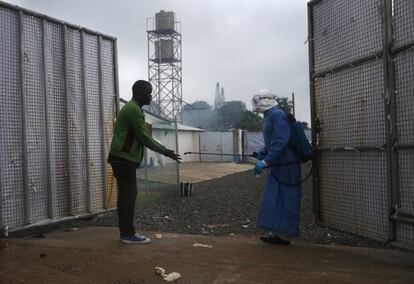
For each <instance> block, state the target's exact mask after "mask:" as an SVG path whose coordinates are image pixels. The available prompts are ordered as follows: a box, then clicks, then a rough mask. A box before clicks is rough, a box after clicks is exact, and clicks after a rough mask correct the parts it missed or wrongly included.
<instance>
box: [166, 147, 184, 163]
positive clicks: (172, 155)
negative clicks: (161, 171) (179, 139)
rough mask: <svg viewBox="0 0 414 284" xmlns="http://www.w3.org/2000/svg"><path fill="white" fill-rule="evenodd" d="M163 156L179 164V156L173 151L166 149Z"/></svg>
mask: <svg viewBox="0 0 414 284" xmlns="http://www.w3.org/2000/svg"><path fill="white" fill-rule="evenodd" d="M164 155H165V156H167V157H168V158H170V159H173V160H174V161H176V162H177V163H181V156H180V155H178V154H176V153H175V152H174V150H170V149H168V150H167V151H165V153H164Z"/></svg>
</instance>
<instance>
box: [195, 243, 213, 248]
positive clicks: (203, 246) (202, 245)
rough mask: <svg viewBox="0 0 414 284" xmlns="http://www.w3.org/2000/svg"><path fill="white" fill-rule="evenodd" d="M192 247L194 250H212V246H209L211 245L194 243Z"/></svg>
mask: <svg viewBox="0 0 414 284" xmlns="http://www.w3.org/2000/svg"><path fill="white" fill-rule="evenodd" d="M193 247H195V248H213V246H211V245H206V244H200V243H194V244H193Z"/></svg>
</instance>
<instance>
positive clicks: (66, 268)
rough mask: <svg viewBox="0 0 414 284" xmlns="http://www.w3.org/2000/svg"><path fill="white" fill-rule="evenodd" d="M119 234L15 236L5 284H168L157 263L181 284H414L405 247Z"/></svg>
mask: <svg viewBox="0 0 414 284" xmlns="http://www.w3.org/2000/svg"><path fill="white" fill-rule="evenodd" d="M117 236H118V230H117V228H111V227H92V228H82V229H79V230H75V231H68V232H57V233H52V234H49V235H47V236H46V237H45V238H42V239H9V240H7V243H4V242H3V244H2V247H1V248H0V283H165V281H164V280H163V279H162V278H160V277H159V276H157V275H156V274H155V273H154V271H155V267H156V266H161V267H163V268H165V269H166V271H167V273H170V272H179V273H180V274H182V278H181V279H179V280H178V282H177V283H297V284H300V283H361V284H362V283H364V284H366V283H375V284H378V283H414V255H412V254H409V253H404V252H399V251H391V250H377V249H367V248H351V247H339V246H317V245H306V244H303V243H294V244H293V245H291V246H276V245H269V244H265V243H262V242H260V241H258V236H247V235H240V236H229V237H208V236H196V235H179V234H163V238H162V239H154V238H153V242H152V243H151V244H149V245H123V244H121V243H120V242H119V241H118V240H117ZM148 236H150V237H154V233H151V232H149V233H148ZM194 243H202V244H208V245H212V246H213V247H212V248H200V247H198V248H196V247H193V246H192V245H193V244H194Z"/></svg>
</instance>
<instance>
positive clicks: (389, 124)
mask: <svg viewBox="0 0 414 284" xmlns="http://www.w3.org/2000/svg"><path fill="white" fill-rule="evenodd" d="M383 1H384V2H383V63H384V91H385V96H384V100H385V131H386V155H387V159H386V160H387V208H388V214H387V216H389V217H391V216H392V215H393V213H394V212H395V211H396V210H397V209H398V204H399V202H398V200H399V197H398V195H399V182H398V180H399V177H398V153H397V151H396V148H395V147H394V145H395V143H396V142H397V123H396V121H397V115H396V98H395V76H394V64H393V58H392V56H391V46H392V43H393V40H392V0H383ZM388 224H389V230H388V241H394V240H395V223H394V222H392V220H391V218H389V219H388Z"/></svg>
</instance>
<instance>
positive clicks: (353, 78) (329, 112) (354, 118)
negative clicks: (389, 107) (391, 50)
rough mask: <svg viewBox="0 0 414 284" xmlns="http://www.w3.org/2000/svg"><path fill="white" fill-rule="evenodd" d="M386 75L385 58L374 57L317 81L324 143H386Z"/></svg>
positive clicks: (317, 96)
mask: <svg viewBox="0 0 414 284" xmlns="http://www.w3.org/2000/svg"><path fill="white" fill-rule="evenodd" d="M383 76H384V74H383V68H382V61H381V60H371V61H369V62H367V63H365V64H362V65H358V66H355V67H352V68H346V69H343V70H341V71H339V72H336V73H334V74H328V75H326V76H325V77H323V78H318V79H317V80H316V81H315V101H316V114H317V117H318V118H319V120H320V122H321V133H320V140H319V145H320V146H336V145H348V146H351V145H364V144H371V145H383V144H384V143H385V126H384V121H385V117H384V116H385V115H384V95H383V94H384V84H383Z"/></svg>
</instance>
